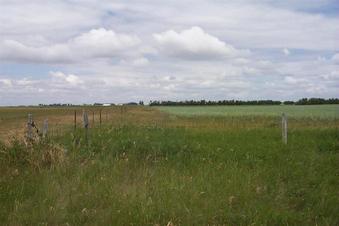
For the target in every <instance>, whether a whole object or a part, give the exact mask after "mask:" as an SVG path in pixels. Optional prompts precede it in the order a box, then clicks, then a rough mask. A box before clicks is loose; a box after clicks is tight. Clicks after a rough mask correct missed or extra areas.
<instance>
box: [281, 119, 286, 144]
mask: <svg viewBox="0 0 339 226" xmlns="http://www.w3.org/2000/svg"><path fill="white" fill-rule="evenodd" d="M281 132H282V141H283V143H284V144H287V117H286V115H285V113H283V114H282V118H281Z"/></svg>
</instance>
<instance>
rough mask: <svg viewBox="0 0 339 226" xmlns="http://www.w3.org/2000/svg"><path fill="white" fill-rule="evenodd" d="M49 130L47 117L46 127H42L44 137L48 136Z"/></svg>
mask: <svg viewBox="0 0 339 226" xmlns="http://www.w3.org/2000/svg"><path fill="white" fill-rule="evenodd" d="M47 132H48V119H45V121H44V127H43V128H42V137H43V138H46V137H47Z"/></svg>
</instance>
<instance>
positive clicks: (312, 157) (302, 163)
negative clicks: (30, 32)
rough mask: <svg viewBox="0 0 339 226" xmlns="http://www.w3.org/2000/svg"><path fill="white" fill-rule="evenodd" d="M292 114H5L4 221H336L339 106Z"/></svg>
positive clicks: (0, 191)
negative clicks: (45, 129)
mask: <svg viewBox="0 0 339 226" xmlns="http://www.w3.org/2000/svg"><path fill="white" fill-rule="evenodd" d="M293 107H294V106H287V107H285V106H273V107H265V106H264V107H262V106H251V107H160V108H158V107H147V106H145V107H125V108H124V107H109V108H97V107H86V108H53V109H51V108H10V109H8V108H3V109H1V108H0V117H1V118H2V120H3V121H2V124H3V125H5V126H2V127H1V130H0V131H2V134H5V135H8V133H10V130H18V131H19V132H17V134H18V135H17V136H15V135H13V136H10V137H8V136H4V137H6V138H2V141H1V142H0V175H1V176H0V222H1V223H2V224H4V225H339V218H338V212H339V189H338V188H339V167H338V162H339V119H338V117H337V110H338V106H306V107H304V108H299V106H297V108H293ZM83 109H84V110H86V111H87V112H88V115H89V123H90V129H89V131H88V137H87V139H86V135H85V134H86V133H85V130H84V128H82V122H81V119H82V111H83ZM229 109H232V110H229ZM74 110H77V112H78V123H77V128H76V129H74V125H73V123H74V122H73V120H74ZM100 110H101V111H102V124H101V125H100V124H99V123H98V122H99V116H98V115H99V112H100ZM287 110H289V111H287ZM93 112H94V123H93V120H92V113H93ZM239 112H240V113H239ZM282 112H285V113H286V114H287V115H288V116H289V118H288V143H287V144H284V143H283V142H282V137H281V117H280V115H281V113H282ZM28 113H32V114H33V116H34V118H35V119H36V121H37V125H38V127H39V128H41V126H42V122H43V120H44V119H46V118H48V119H49V121H50V122H51V123H50V128H49V129H50V130H51V131H53V130H54V129H55V128H59V129H58V130H57V131H58V132H53V133H52V132H51V133H49V135H48V137H47V138H45V139H42V138H40V137H37V138H36V139H34V140H33V141H27V140H25V138H24V135H23V134H24V130H25V122H26V120H27V114H28ZM259 113H260V114H259ZM192 116H193V117H192ZM19 122H20V123H19ZM16 123H17V124H16ZM15 125H17V126H15ZM0 140H1V139H0Z"/></svg>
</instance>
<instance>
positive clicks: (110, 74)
mask: <svg viewBox="0 0 339 226" xmlns="http://www.w3.org/2000/svg"><path fill="white" fill-rule="evenodd" d="M303 97H308V98H310V97H321V98H339V0H285V1H276V0H185V1H184V0H168V1H159V0H157V1H155V0H148V1H146V0H129V1H122V0H114V1H113V0H111V1H108V0H100V1H99V0H97V1H94V0H55V1H46V0H30V1H27V0H0V105H2V106H8V105H35V104H40V103H42V104H50V103H73V104H83V103H94V102H100V103H124V102H130V101H139V100H143V101H145V102H146V103H147V102H149V101H150V100H190V99H194V100H200V99H206V100H224V99H237V100H254V99H273V100H298V99H300V98H303Z"/></svg>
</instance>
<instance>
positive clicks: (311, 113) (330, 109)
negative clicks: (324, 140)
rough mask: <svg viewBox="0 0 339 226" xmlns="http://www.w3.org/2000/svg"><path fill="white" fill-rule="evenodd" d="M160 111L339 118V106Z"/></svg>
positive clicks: (169, 110)
mask: <svg viewBox="0 0 339 226" xmlns="http://www.w3.org/2000/svg"><path fill="white" fill-rule="evenodd" d="M158 109H160V110H162V111H165V112H168V113H171V114H176V115H183V116H280V115H281V114H282V113H285V114H286V115H288V116H289V117H297V118H302V117H307V118H339V105H282V106H280V105H273V106H183V107H182V106H178V107H158Z"/></svg>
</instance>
